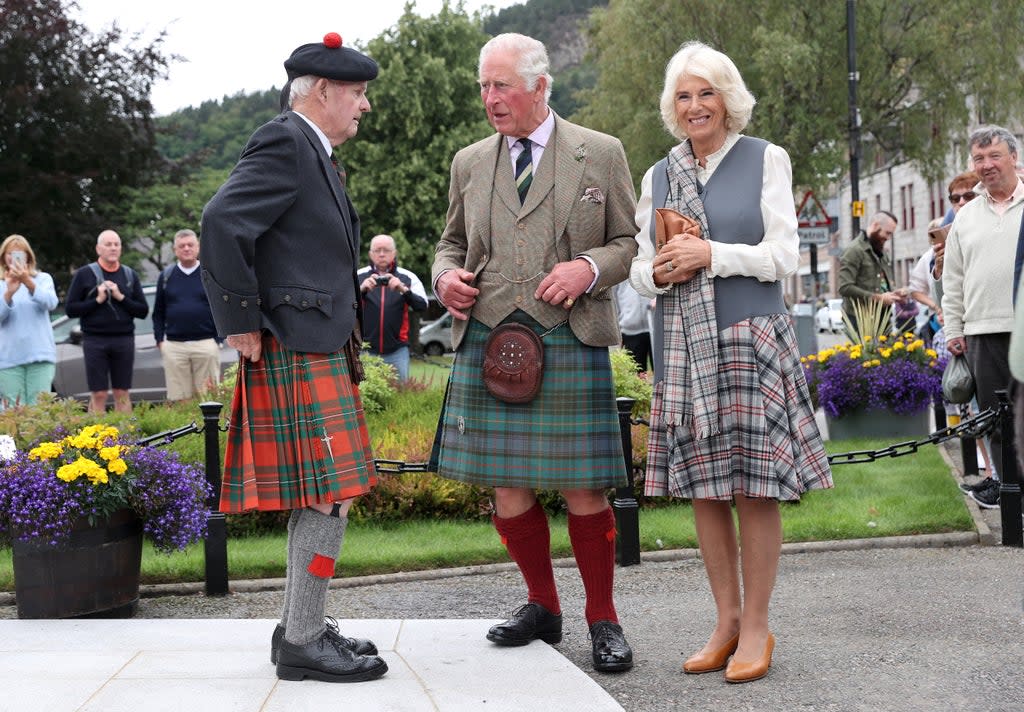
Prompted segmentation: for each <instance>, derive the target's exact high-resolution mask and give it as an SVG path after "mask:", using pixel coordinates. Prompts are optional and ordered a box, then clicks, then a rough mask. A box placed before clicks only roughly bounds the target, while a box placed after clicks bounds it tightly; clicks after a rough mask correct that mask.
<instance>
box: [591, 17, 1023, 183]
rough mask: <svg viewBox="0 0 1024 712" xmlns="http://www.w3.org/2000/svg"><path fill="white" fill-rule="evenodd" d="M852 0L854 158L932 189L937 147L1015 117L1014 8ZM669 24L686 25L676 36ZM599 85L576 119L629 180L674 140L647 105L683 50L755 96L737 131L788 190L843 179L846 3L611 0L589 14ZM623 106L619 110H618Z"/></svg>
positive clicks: (1018, 22)
mask: <svg viewBox="0 0 1024 712" xmlns="http://www.w3.org/2000/svg"><path fill="white" fill-rule="evenodd" d="M983 5H984V9H981V8H980V7H979V5H978V4H977V3H975V2H971V1H970V0H901V1H900V2H892V0H859V2H857V3H856V12H857V21H856V27H857V36H856V43H857V69H858V71H859V74H860V81H859V87H858V106H859V108H860V113H861V119H862V124H861V131H862V138H863V141H864V144H865V149H866V151H865V152H866V154H867V155H871V154H872V153H878V154H880V156H879V160H880V162H882V163H884V162H886V161H888V160H899V161H911V162H913V163H914V164H916V165H917V167H918V168H919V169H920V170H921V172H922V174H923V175H924V176H925V177H926V178H927V179H929V180H942V179H945V178H948V176H947V175H945V171H946V165H947V158H948V154H949V150H950V147H951V146H952V145H954V144H955V143H956V141H957V140H962V139H963V137H964V135H965V133H966V131H967V130H968V129H969V128H970V127H972V126H973V125H976V124H977V123H980V122H987V123H1002V122H1005V121H1007V120H1008V119H1009V118H1010V117H1012V116H1015V115H1019V111H1020V110H1021V108H1022V107H1024V69H1022V67H1021V63H1020V61H1019V57H1018V56H1017V55H1016V54H1015V53H1018V54H1019V52H1020V30H1021V27H1022V26H1024V5H1022V4H1021V3H1020V2H1019V0H990V1H989V2H986V3H984V4H983ZM679 28H685V32H682V33H681V32H680V30H679ZM590 31H591V42H590V46H591V47H592V48H593V57H594V61H595V62H596V63H597V66H598V71H599V79H598V84H597V86H596V87H595V88H594V89H593V90H591V91H589V92H586V93H585V96H584V97H583V108H582V109H581V110H580V112H579V113H578V114H577V116H576V118H577V119H578V120H580V121H581V122H582V123H584V124H586V125H589V126H592V127H594V128H598V129H600V130H602V131H607V132H608V133H612V134H615V135H617V136H619V137H620V138H621V139H622V141H623V143H624V144H625V146H626V149H627V152H628V154H629V158H630V165H631V166H632V170H633V172H634V176H635V177H639V176H640V175H642V174H643V172H644V171H645V170H646V169H647V167H648V166H650V165H651V164H652V163H654V162H655V161H656V160H658V158H659V157H661V156H662V155H664V153H665V152H666V150H667V149H668V148H669V147H670V146H672V145H673V143H674V140H673V139H672V137H671V136H669V134H668V133H667V132H666V131H665V129H664V127H663V126H662V122H661V118H660V113H659V110H658V102H659V98H660V95H661V88H662V83H663V82H664V71H665V64H666V63H667V61H668V59H669V57H671V56H672V54H673V53H674V52H675V51H676V50H677V49H678V48H679V46H680V44H681V43H682V42H684V41H686V40H690V39H697V40H700V41H703V42H706V43H707V44H709V45H711V46H712V47H715V48H716V49H719V50H721V51H723V52H725V53H726V54H727V55H729V56H730V57H731V58H732V60H733V61H734V62H735V63H736V65H737V66H738V67H739V69H740V72H741V73H742V74H743V77H744V80H745V81H746V82H747V85H748V87H749V88H750V90H751V91H752V92H753V93H754V96H755V97H757V100H758V104H757V106H755V108H754V116H753V118H752V120H751V123H750V127H749V129H748V133H751V134H753V135H757V136H761V137H763V138H766V139H768V140H770V141H772V142H774V143H777V144H779V145H781V146H783V147H785V148H786V149H787V150H788V151H789V153H790V156H791V158H792V161H793V173H794V182H795V183H796V184H797V185H804V186H808V187H812V188H818V187H821V186H823V185H824V184H826V183H828V182H830V181H832V180H834V179H836V178H837V177H838V176H839V175H841V174H842V173H843V172H845V171H846V169H847V165H846V161H847V156H848V138H847V128H848V123H849V122H848V111H849V110H848V105H847V63H846V13H845V4H844V3H838V2H831V3H797V2H792V1H791V0H750V1H749V2H744V3H736V2H730V1H728V0H714V1H711V0H671V1H669V0H611V2H610V3H609V6H608V8H607V9H605V10H597V11H595V13H594V14H593V15H592V23H591V30H590ZM624 107H630V109H629V110H624Z"/></svg>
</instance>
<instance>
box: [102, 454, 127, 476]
mask: <svg viewBox="0 0 1024 712" xmlns="http://www.w3.org/2000/svg"><path fill="white" fill-rule="evenodd" d="M107 469H108V470H110V471H111V472H113V473H114V474H115V475H123V474H124V473H125V472H127V471H128V463H126V462H125V461H124V460H122V459H121V458H117V459H116V460H111V461H110V462H109V463H107Z"/></svg>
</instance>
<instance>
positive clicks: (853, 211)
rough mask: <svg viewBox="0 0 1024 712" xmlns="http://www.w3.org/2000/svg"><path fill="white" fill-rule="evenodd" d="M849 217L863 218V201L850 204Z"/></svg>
mask: <svg viewBox="0 0 1024 712" xmlns="http://www.w3.org/2000/svg"><path fill="white" fill-rule="evenodd" d="M850 215H852V216H853V217H855V218H862V217H864V201H863V200H854V201H853V202H852V203H850Z"/></svg>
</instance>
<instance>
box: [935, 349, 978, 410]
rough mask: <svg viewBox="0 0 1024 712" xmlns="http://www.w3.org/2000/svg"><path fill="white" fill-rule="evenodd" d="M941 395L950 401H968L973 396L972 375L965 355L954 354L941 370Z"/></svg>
mask: <svg viewBox="0 0 1024 712" xmlns="http://www.w3.org/2000/svg"><path fill="white" fill-rule="evenodd" d="M942 397H943V398H945V399H946V400H947V401H949V402H950V403H970V402H971V398H973V397H974V376H972V375H971V369H970V367H968V365H967V357H966V356H954V357H953V358H951V359H950V360H949V361H948V362H947V363H946V370H945V371H943V372H942Z"/></svg>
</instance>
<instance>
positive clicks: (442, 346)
mask: <svg viewBox="0 0 1024 712" xmlns="http://www.w3.org/2000/svg"><path fill="white" fill-rule="evenodd" d="M420 346H421V347H422V348H423V353H424V354H426V355H427V356H441V355H443V354H445V353H448V352H449V351H452V350H453V349H452V315H451V314H449V313H448V312H445V313H444V315H443V316H442V317H441V318H440V319H435V320H434V321H431V322H428V323H426V324H424V325H423V326H421V327H420Z"/></svg>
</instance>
